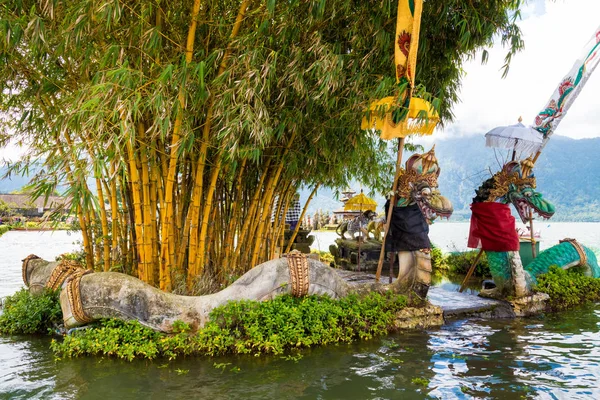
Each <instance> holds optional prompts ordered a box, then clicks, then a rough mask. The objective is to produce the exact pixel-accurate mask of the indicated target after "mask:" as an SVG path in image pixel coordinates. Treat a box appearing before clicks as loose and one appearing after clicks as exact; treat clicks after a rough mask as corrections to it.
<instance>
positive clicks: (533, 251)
mask: <svg viewBox="0 0 600 400" xmlns="http://www.w3.org/2000/svg"><path fill="white" fill-rule="evenodd" d="M529 233H530V234H531V257H533V259H535V258H536V257H537V254H536V251H535V236H534V234H533V210H532V209H531V207H529Z"/></svg>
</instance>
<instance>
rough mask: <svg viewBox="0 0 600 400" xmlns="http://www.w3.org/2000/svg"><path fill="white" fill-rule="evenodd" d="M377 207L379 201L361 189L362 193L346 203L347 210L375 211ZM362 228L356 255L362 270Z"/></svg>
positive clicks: (357, 267)
mask: <svg viewBox="0 0 600 400" xmlns="http://www.w3.org/2000/svg"><path fill="white" fill-rule="evenodd" d="M376 209H377V202H376V201H375V200H373V199H372V198H370V197H367V196H365V194H364V193H363V192H362V189H361V190H360V194H359V195H357V196H354V197H352V198H350V199H349V200H348V201H347V202H346V204H344V210H345V211H360V212H363V211H367V210H368V211H373V212H375V210H376ZM362 234H363V232H362V229H361V230H359V232H358V254H357V255H356V269H357V270H358V271H360V242H361V240H362Z"/></svg>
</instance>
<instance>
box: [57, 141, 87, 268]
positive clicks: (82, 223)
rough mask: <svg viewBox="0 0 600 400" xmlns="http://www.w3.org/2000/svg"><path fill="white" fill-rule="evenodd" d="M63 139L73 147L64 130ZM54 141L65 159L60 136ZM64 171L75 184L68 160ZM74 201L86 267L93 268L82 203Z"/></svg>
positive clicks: (78, 200)
mask: <svg viewBox="0 0 600 400" xmlns="http://www.w3.org/2000/svg"><path fill="white" fill-rule="evenodd" d="M65 140H66V141H67V145H69V147H73V146H72V142H71V138H70V137H69V135H68V133H67V132H65ZM56 142H57V143H56V144H57V147H58V149H59V152H60V153H61V156H62V157H63V158H64V159H65V160H66V159H67V157H66V153H65V151H64V149H63V147H62V145H61V143H60V138H58V137H57V138H56ZM75 161H76V160H75ZM65 171H66V172H67V177H70V180H71V182H72V184H73V185H75V184H76V182H77V179H76V177H75V174H74V173H73V170H72V169H71V166H70V165H69V163H68V162H67V163H65ZM84 183H85V182H84ZM85 188H87V185H86V186H85ZM73 200H74V201H75V199H73ZM76 201H77V206H76V212H77V219H78V220H79V226H80V227H81V236H82V241H83V248H84V250H85V262H86V267H87V268H92V269H93V268H94V245H93V242H92V238H91V236H90V234H91V232H90V229H89V228H90V227H89V226H88V224H87V221H86V219H85V210H84V208H83V205H82V204H81V201H80V199H77V200H76Z"/></svg>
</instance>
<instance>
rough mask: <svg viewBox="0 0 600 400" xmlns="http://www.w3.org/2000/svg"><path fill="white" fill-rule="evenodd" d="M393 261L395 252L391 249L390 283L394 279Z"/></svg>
mask: <svg viewBox="0 0 600 400" xmlns="http://www.w3.org/2000/svg"><path fill="white" fill-rule="evenodd" d="M394 262H396V253H395V252H393V251H392V255H391V256H390V283H392V281H393V280H394Z"/></svg>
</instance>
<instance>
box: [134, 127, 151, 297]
mask: <svg viewBox="0 0 600 400" xmlns="http://www.w3.org/2000/svg"><path fill="white" fill-rule="evenodd" d="M137 132H138V137H139V149H140V150H139V154H140V156H139V158H138V157H136V165H137V164H138V163H137V160H140V162H139V168H140V169H141V171H142V180H141V186H142V187H141V189H142V190H141V195H142V196H141V198H142V221H143V229H142V232H143V235H144V239H143V241H142V245H143V246H144V269H145V273H146V279H147V281H146V283H148V284H150V285H153V286H154V284H155V283H154V265H153V264H152V257H153V256H152V243H153V241H154V235H153V226H154V221H155V220H156V217H154V218H153V217H152V201H151V199H150V176H149V173H148V148H147V145H146V128H145V126H144V124H143V123H142V122H138V123H137Z"/></svg>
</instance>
